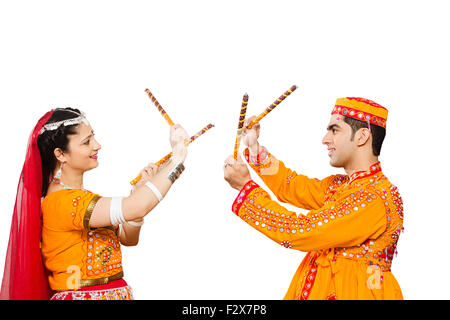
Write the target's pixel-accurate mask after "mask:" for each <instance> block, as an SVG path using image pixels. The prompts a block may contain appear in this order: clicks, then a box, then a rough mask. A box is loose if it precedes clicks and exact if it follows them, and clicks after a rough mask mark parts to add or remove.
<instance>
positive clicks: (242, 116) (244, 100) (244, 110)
mask: <svg viewBox="0 0 450 320" xmlns="http://www.w3.org/2000/svg"><path fill="white" fill-rule="evenodd" d="M247 104H248V94H244V97H243V98H242V105H241V113H240V114H239V122H238V129H237V133H236V141H235V143H234V159H235V160H236V159H237V155H238V152H239V144H240V143H241V135H242V128H243V127H244V121H245V114H246V113H247Z"/></svg>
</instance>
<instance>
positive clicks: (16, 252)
mask: <svg viewBox="0 0 450 320" xmlns="http://www.w3.org/2000/svg"><path fill="white" fill-rule="evenodd" d="M52 114H53V110H51V111H49V112H47V113H46V114H45V115H44V116H43V117H42V118H41V119H39V121H38V123H37V124H36V126H35V127H34V130H33V132H32V133H31V135H30V138H29V140H28V147H27V154H26V157H25V162H24V165H23V169H22V173H21V175H20V180H19V185H18V187H17V195H16V204H15V206H14V213H13V217H12V222H11V232H10V235H9V243H8V250H7V253H6V260H5V270H4V274H3V281H2V287H1V292H0V299H2V300H3V299H14V300H17V299H18V300H31V299H37V300H42V299H49V298H50V294H51V290H50V287H49V284H48V278H47V275H48V272H47V271H46V269H45V267H44V264H43V261H42V254H41V248H40V241H41V234H42V220H41V219H42V212H41V191H42V168H41V155H40V153H39V149H38V146H37V138H38V135H39V131H40V130H41V128H42V127H43V126H44V124H45V123H46V122H47V121H48V119H49V118H50V117H51V115H52Z"/></svg>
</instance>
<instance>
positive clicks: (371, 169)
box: [349, 161, 381, 183]
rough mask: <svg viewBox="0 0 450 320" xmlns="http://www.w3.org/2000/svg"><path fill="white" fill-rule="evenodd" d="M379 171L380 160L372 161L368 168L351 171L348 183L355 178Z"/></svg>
mask: <svg viewBox="0 0 450 320" xmlns="http://www.w3.org/2000/svg"><path fill="white" fill-rule="evenodd" d="M380 171H381V165H380V161H378V162H377V163H374V164H373V165H371V166H370V167H369V169H368V170H366V171H356V172H353V173H352V174H351V175H350V176H349V183H351V182H353V181H355V180H357V179H362V178H366V177H368V176H371V175H374V174H375V173H378V172H380Z"/></svg>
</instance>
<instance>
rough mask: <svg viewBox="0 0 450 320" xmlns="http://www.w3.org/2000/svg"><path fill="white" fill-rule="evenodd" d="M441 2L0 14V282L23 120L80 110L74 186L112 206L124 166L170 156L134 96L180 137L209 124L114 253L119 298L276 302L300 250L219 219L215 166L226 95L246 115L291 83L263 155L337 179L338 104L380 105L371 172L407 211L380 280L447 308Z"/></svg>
mask: <svg viewBox="0 0 450 320" xmlns="http://www.w3.org/2000/svg"><path fill="white" fill-rule="evenodd" d="M445 4H446V1H411V0H410V1H395V2H394V1H380V0H379V1H376V2H373V1H314V2H313V1H276V2H274V1H261V0H260V1H231V0H228V1H196V0H194V1H164V2H163V1H111V0H109V1H76V2H74V1H70V2H69V1H61V0H59V1H42V0H41V1H19V0H16V1H2V2H1V4H0V106H1V119H2V121H1V126H0V137H1V157H0V168H1V171H2V174H1V180H0V196H1V201H0V257H1V258H0V274H3V266H4V257H5V254H6V248H7V243H8V237H9V228H10V223H11V216H12V212H13V207H14V200H15V195H16V188H17V183H18V178H19V175H20V171H21V169H22V165H23V161H24V156H25V149H26V143H27V140H28V136H29V134H30V131H31V129H32V128H33V127H34V125H35V123H36V121H37V120H38V119H39V117H41V116H42V115H43V114H44V113H45V112H46V111H48V110H49V109H51V108H54V107H69V106H70V107H78V108H80V109H81V110H82V111H84V112H86V114H87V115H88V118H89V120H90V122H91V124H92V126H93V127H94V130H95V132H96V138H97V139H98V140H99V142H100V143H101V144H102V147H103V148H102V150H101V151H100V154H99V161H100V165H99V167H98V168H97V169H95V170H93V171H90V172H88V173H86V175H85V183H84V184H85V187H86V188H88V189H90V190H92V191H94V192H96V193H99V194H101V195H104V196H115V195H116V196H118V195H127V194H128V192H129V184H128V182H129V181H130V180H131V179H132V178H134V177H135V176H136V174H137V173H138V172H139V170H140V169H141V168H142V167H143V166H144V165H146V164H147V163H148V162H155V161H157V160H159V159H160V158H161V157H162V156H164V155H165V154H166V153H168V152H169V151H170V145H169V141H168V138H169V127H168V125H167V123H166V122H165V121H164V120H163V119H162V117H161V116H160V114H159V113H158V112H157V110H156V108H155V107H154V106H153V104H152V103H151V101H150V100H149V98H148V97H147V95H146V94H145V92H144V90H145V89H146V88H149V89H150V90H151V91H152V92H153V93H154V95H155V96H156V98H157V99H158V100H159V102H160V103H161V104H162V106H163V107H164V108H165V110H166V111H167V113H168V114H169V115H170V116H171V118H172V119H173V120H174V121H175V122H176V123H180V124H182V125H183V126H184V127H185V128H186V130H187V131H188V133H189V134H190V135H192V134H194V133H195V132H197V131H198V130H200V129H201V128H202V127H203V126H205V125H206V124H208V123H209V122H212V123H214V124H215V125H216V127H215V128H214V129H212V130H211V131H209V132H208V133H207V134H205V135H203V136H202V137H201V138H199V139H198V140H197V141H196V142H195V143H194V144H192V145H191V146H190V147H189V155H188V159H187V161H186V163H185V165H186V171H185V172H184V173H183V175H182V177H181V178H180V179H179V180H178V181H177V182H176V185H175V186H174V187H173V188H172V189H171V191H170V192H169V194H168V195H167V197H166V198H165V199H164V200H163V201H162V202H161V203H160V204H159V205H158V206H157V207H156V208H155V209H154V210H153V211H152V212H151V213H150V214H149V215H148V216H147V217H146V222H145V225H144V227H143V229H142V233H141V239H140V243H139V245H138V246H137V247H132V248H127V247H123V264H124V270H125V279H126V280H127V282H128V283H129V284H130V285H131V286H132V288H133V289H134V294H135V298H136V299H281V298H282V297H283V296H284V294H285V292H286V290H287V288H288V286H289V283H290V281H291V279H292V276H293V275H294V272H295V271H296V269H297V267H298V265H299V264H300V261H301V259H302V258H303V256H304V254H305V253H303V252H299V251H295V250H288V249H285V248H283V247H281V246H280V245H278V244H276V243H275V242H272V241H271V240H269V239H268V238H266V237H265V236H264V235H262V234H260V233H258V232H257V231H255V230H253V229H252V228H251V227H249V226H248V225H247V224H246V223H244V222H243V221H241V220H240V219H239V218H237V217H236V216H235V215H234V214H233V213H232V212H231V205H232V202H233V200H234V198H235V197H236V195H237V193H238V192H237V191H236V190H234V189H231V188H230V187H229V186H228V184H227V183H226V182H225V181H224V179H223V171H222V166H223V161H224V159H225V158H226V157H227V156H228V155H229V154H231V153H232V151H233V146H234V139H235V134H236V126H237V122H238V117H239V110H240V104H241V99H242V95H243V94H244V93H245V92H247V93H248V94H249V96H250V98H249V105H248V109H247V115H248V116H250V115H254V114H258V113H260V112H261V111H262V110H263V109H264V108H266V107H267V106H268V105H270V104H271V103H272V101H274V100H275V99H276V98H277V97H278V96H279V95H281V93H283V92H284V91H285V90H287V89H288V88H289V87H290V86H291V85H293V84H296V85H297V86H298V89H297V91H295V93H293V94H292V95H291V96H290V97H289V98H288V99H286V100H285V101H284V102H283V103H282V104H280V105H279V106H278V107H277V109H275V110H274V111H273V112H272V113H271V114H270V115H269V116H268V117H266V118H265V119H264V120H263V121H262V122H261V125H262V134H261V138H260V141H261V143H262V144H263V145H265V146H266V147H267V148H268V149H269V150H270V151H271V152H272V153H273V154H274V155H276V156H277V157H278V158H279V159H280V160H283V161H284V162H285V164H286V165H287V166H288V167H290V168H291V169H294V170H296V171H297V172H299V173H303V174H306V175H308V176H311V177H317V178H324V177H325V176H327V175H330V174H334V173H343V170H342V169H336V168H332V167H330V165H329V163H328V160H329V159H328V156H327V151H326V147H325V146H323V145H322V144H321V139H322V137H323V135H324V134H325V131H326V130H325V128H326V125H327V123H328V120H329V116H330V112H331V109H332V107H333V105H334V103H335V100H336V98H338V97H345V96H360V97H365V98H368V99H372V100H374V101H376V102H378V103H380V104H381V105H383V106H385V107H387V108H388V109H389V111H390V112H389V119H388V126H387V137H386V139H385V142H384V146H383V149H382V154H381V157H380V160H381V161H382V167H383V171H384V173H385V174H386V175H387V176H388V178H389V179H390V180H391V181H392V182H393V183H394V184H395V185H397V186H398V187H399V189H400V192H401V195H402V197H403V201H404V203H405V221H404V227H405V233H403V234H402V235H401V237H400V240H399V246H398V252H399V254H398V256H397V257H396V258H395V259H394V263H393V268H392V270H393V273H394V275H395V277H396V278H397V280H398V282H399V284H400V286H401V288H402V290H403V294H404V297H405V298H406V299H448V298H449V293H448V285H449V279H448V275H447V274H448V265H449V254H448V252H447V250H448V225H449V222H450V218H449V209H448V204H447V201H446V200H447V198H448V197H446V195H447V194H448V192H447V189H448V181H449V174H448V158H447V156H446V154H447V153H446V152H445V150H446V149H447V148H448V147H447V143H448V137H449V130H448V126H449V120H448V119H449V116H450V112H449V107H450V106H449V100H448V94H447V93H448V88H449V71H450V63H449V57H450V50H449V45H448V32H449V30H450V29H449V27H450V20H449V19H448V10H446V6H445ZM241 150H243V146H242V145H241ZM253 177H255V174H253ZM255 180H256V181H257V182H259V181H260V180H259V179H257V178H255ZM289 208H291V209H292V207H289ZM296 211H297V212H304V211H301V210H299V209H296Z"/></svg>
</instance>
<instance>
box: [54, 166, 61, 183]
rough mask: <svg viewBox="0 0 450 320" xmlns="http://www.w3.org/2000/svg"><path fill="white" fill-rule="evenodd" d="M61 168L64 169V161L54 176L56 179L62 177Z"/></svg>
mask: <svg viewBox="0 0 450 320" xmlns="http://www.w3.org/2000/svg"><path fill="white" fill-rule="evenodd" d="M61 169H62V163H61V165H60V166H59V169H58V171H56V174H55V176H54V177H53V178H54V179H58V180H59V179H61Z"/></svg>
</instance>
